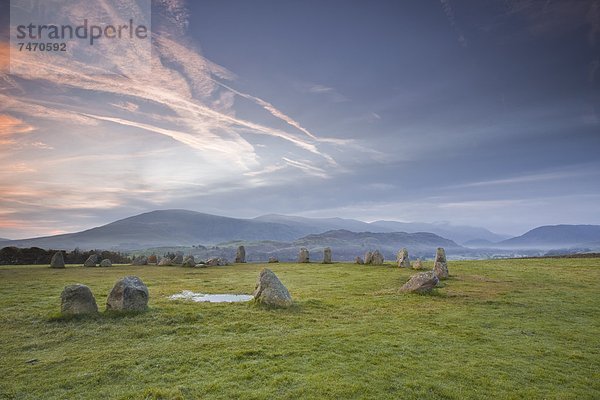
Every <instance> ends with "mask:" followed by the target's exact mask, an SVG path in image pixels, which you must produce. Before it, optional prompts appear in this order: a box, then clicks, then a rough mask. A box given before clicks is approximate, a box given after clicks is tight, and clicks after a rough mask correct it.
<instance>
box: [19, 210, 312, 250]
mask: <svg viewBox="0 0 600 400" xmlns="http://www.w3.org/2000/svg"><path fill="white" fill-rule="evenodd" d="M302 235H304V233H303V232H301V231H299V230H296V229H295V228H294V227H291V226H288V225H283V224H277V223H271V222H261V221H253V220H246V219H236V218H228V217H221V216H217V215H210V214H202V213H199V212H194V211H187V210H160V211H152V212H148V213H144V214H140V215H136V216H133V217H129V218H125V219H122V220H119V221H116V222H113V223H110V224H107V225H103V226H100V227H97V228H93V229H89V230H86V231H82V232H77V233H69V234H64V235H56V236H47V237H39V238H33V239H23V240H14V241H11V242H9V244H10V245H11V246H17V247H32V246H36V247H41V248H53V249H74V248H76V247H79V248H81V249H95V248H102V249H140V248H147V247H156V246H189V245H197V244H215V243H219V242H223V241H229V240H232V239H238V240H282V241H292V240H295V239H297V238H299V237H301V236H302Z"/></svg>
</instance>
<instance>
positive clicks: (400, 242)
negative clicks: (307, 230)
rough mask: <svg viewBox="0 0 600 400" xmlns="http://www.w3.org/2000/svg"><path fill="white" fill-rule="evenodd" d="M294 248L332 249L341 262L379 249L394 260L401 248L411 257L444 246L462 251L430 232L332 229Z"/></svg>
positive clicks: (305, 238)
mask: <svg viewBox="0 0 600 400" xmlns="http://www.w3.org/2000/svg"><path fill="white" fill-rule="evenodd" d="M294 246H295V247H296V248H298V247H306V248H308V249H309V250H310V249H318V250H322V249H323V248H324V247H328V246H329V247H331V248H332V250H333V252H334V253H335V254H336V255H337V256H336V257H339V258H340V259H344V260H352V259H354V257H356V256H361V257H363V256H364V254H365V252H367V251H369V250H376V249H378V250H379V251H381V253H382V254H383V255H384V257H385V258H386V259H388V260H390V259H391V260H395V258H396V253H397V252H398V250H399V249H401V248H402V247H406V248H407V249H409V254H410V256H411V257H417V256H418V257H429V258H431V257H433V256H434V255H435V251H436V249H437V248H438V247H444V248H445V249H446V250H447V251H448V252H449V253H450V254H451V253H453V252H462V250H464V248H463V247H461V246H459V245H457V244H456V243H454V242H453V241H452V240H449V239H445V238H443V237H440V236H438V235H436V234H433V233H428V232H417V233H406V232H391V233H372V232H358V233H357V232H350V231H347V230H334V231H328V232H325V233H321V234H313V235H308V236H305V237H303V238H301V239H298V240H296V241H294ZM321 255H322V253H321Z"/></svg>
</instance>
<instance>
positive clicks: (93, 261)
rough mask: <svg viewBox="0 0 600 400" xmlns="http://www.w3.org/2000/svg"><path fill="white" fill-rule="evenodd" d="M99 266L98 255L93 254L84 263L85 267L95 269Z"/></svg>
mask: <svg viewBox="0 0 600 400" xmlns="http://www.w3.org/2000/svg"><path fill="white" fill-rule="evenodd" d="M97 264H98V255H96V254H91V255H90V256H89V257H88V258H87V260H85V262H84V263H83V266H84V267H95V266H96V265H97Z"/></svg>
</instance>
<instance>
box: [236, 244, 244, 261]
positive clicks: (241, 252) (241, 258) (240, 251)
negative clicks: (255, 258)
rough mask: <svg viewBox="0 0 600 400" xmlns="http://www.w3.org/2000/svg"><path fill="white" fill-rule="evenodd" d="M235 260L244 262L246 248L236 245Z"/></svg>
mask: <svg viewBox="0 0 600 400" xmlns="http://www.w3.org/2000/svg"><path fill="white" fill-rule="evenodd" d="M235 262H236V263H245V262H246V248H245V247H244V246H239V247H238V249H237V253H236V254H235Z"/></svg>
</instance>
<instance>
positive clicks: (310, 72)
mask: <svg viewBox="0 0 600 400" xmlns="http://www.w3.org/2000/svg"><path fill="white" fill-rule="evenodd" d="M4 3H5V4H4V5H3V10H4V11H6V12H2V13H1V15H3V17H2V18H3V20H2V23H3V24H2V25H3V26H4V27H5V29H4V31H5V35H4V42H3V44H2V47H0V50H2V51H3V52H4V53H6V52H7V49H8V44H7V43H6V41H7V38H8V36H7V34H6V33H7V32H6V31H7V30H8V25H9V23H8V19H7V17H6V16H7V15H8V11H7V10H8V3H7V2H4ZM75 3H76V4H77V3H78V2H75ZM79 3H80V5H81V4H83V3H85V2H79ZM100 3H103V4H104V5H107V6H110V4H112V2H111V1H110V0H105V1H103V2H100ZM483 3H484V2H480V1H451V0H442V1H433V0H432V1H419V2H408V1H406V2H404V1H373V2H367V1H332V0H330V1H301V2H298V1H256V0H252V1H227V0H214V1H195V2H191V1H190V2H187V3H186V2H185V1H181V0H177V1H176V0H161V1H155V2H154V5H153V26H152V28H153V29H152V30H153V43H154V45H153V53H152V55H153V60H152V66H151V67H152V73H151V74H144V75H141V76H135V77H133V78H130V79H114V78H111V77H107V76H93V75H90V73H89V69H88V67H89V66H86V65H81V64H73V63H68V62H65V61H64V60H63V61H61V60H53V61H52V62H53V64H52V67H53V68H47V67H48V66H49V64H48V61H44V60H39V59H35V58H32V59H27V60H26V62H24V64H23V65H25V66H26V67H27V68H24V69H23V70H21V71H20V72H19V73H17V74H14V73H13V74H10V73H8V71H7V69H6V68H3V69H2V72H1V73H0V167H1V169H0V188H1V190H0V193H1V194H0V237H10V238H20V237H27V236H34V235H42V234H52V233H61V232H72V231H76V230H81V229H85V228H90V227H93V226H97V225H99V224H102V223H107V222H110V221H112V220H115V219H118V218H122V217H126V216H130V215H132V214H136V213H140V212H145V211H149V210H153V209H166V208H186V209H191V210H196V211H202V212H209V213H216V214H221V215H227V216H235V217H254V216H258V215H261V214H265V213H273V212H274V213H286V214H296V215H304V216H314V217H330V216H339V217H347V218H356V219H361V220H365V221H372V220H377V219H393V220H399V221H420V222H436V221H447V222H450V223H455V224H469V225H475V226H483V227H486V228H489V229H491V230H494V231H497V232H502V233H509V234H521V233H523V232H525V231H526V230H528V229H531V228H534V227H536V226H539V225H544V224H557V223H595V224H598V223H600V212H599V207H598V204H600V160H599V158H598V149H599V148H600V91H599V89H600V84H599V82H598V81H599V79H600V68H599V67H600V56H599V54H600V2H599V1H594V0H589V1H588V0H579V1H573V2H569V1H558V0H556V1H552V0H550V1H527V0H522V1H505V0H502V1H500V0H498V1H490V2H485V4H483ZM70 7H72V8H71V11H73V10H75V11H79V13H78V12H73V13H72V14H73V15H74V16H75V17H76V16H78V15H79V16H81V15H86V13H90V14H93V13H94V9H93V8H90V7H86V6H83V7H80V8H77V6H76V5H75V6H73V5H71V6H70ZM75 17H74V18H75ZM4 59H5V60H6V56H4ZM112 61H114V62H115V63H116V64H117V65H119V66H120V67H122V68H123V71H124V72H127V71H132V70H133V69H134V68H135V67H136V66H137V67H139V65H136V63H135V60H134V59H132V57H131V56H130V55H129V54H123V55H119V56H118V57H114V59H113V60H112ZM44 63H46V64H44ZM4 64H6V63H4ZM4 67H6V65H4ZM58 67H60V69H59V68H58ZM59 72H60V73H59Z"/></svg>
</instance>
